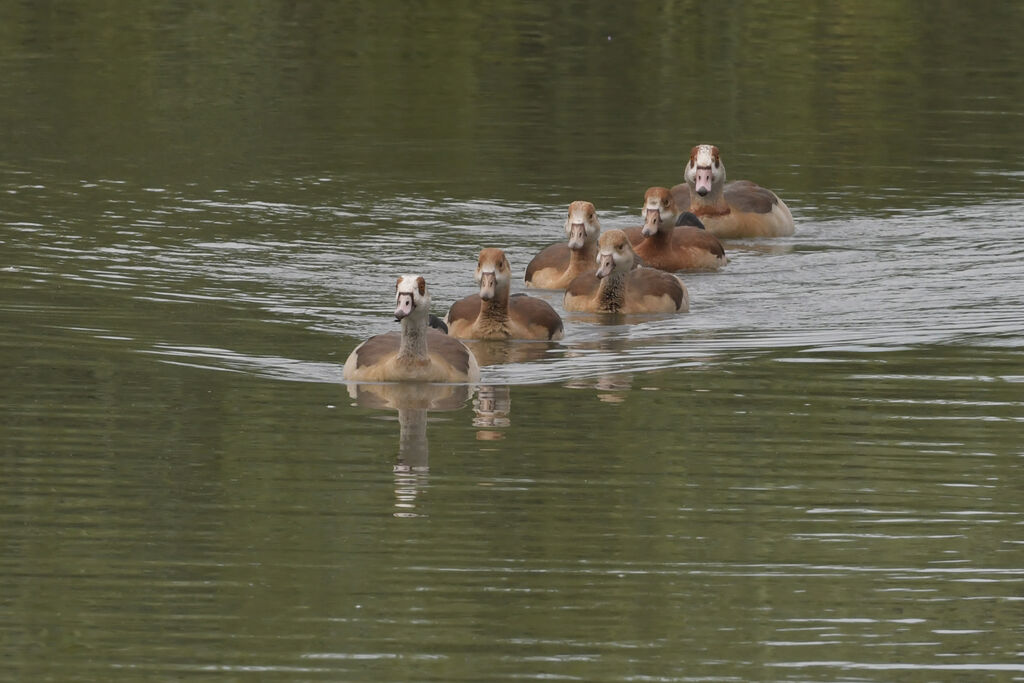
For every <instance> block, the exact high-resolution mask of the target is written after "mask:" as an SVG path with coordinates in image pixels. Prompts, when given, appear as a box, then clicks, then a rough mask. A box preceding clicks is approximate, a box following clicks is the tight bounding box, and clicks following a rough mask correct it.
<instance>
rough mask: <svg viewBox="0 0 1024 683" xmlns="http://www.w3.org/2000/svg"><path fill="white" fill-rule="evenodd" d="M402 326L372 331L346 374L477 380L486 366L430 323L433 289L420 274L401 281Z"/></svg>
mask: <svg viewBox="0 0 1024 683" xmlns="http://www.w3.org/2000/svg"><path fill="white" fill-rule="evenodd" d="M395 300H396V302H397V307H396V308H395V320H398V321H400V322H401V323H402V331H401V332H388V333H386V334H378V335H376V336H374V337H370V338H369V339H367V340H366V341H364V342H363V343H362V344H360V345H359V346H357V347H356V348H355V350H353V351H352V353H351V354H349V357H348V360H346V361H345V370H344V372H343V376H344V378H345V379H346V380H349V381H353V382H406V381H413V382H415V381H419V382H476V381H477V380H479V379H480V366H479V365H478V364H477V361H476V358H475V357H474V356H473V354H472V352H471V351H470V350H469V349H467V348H466V346H465V345H464V344H463V343H462V342H460V341H459V340H458V339H454V338H452V337H449V336H448V335H446V334H444V333H443V332H439V331H437V330H435V329H433V328H429V327H427V318H428V316H429V312H430V294H429V293H428V292H427V283H426V281H425V280H424V279H423V277H421V276H418V275H403V276H402V277H400V278H398V284H397V285H396V286H395Z"/></svg>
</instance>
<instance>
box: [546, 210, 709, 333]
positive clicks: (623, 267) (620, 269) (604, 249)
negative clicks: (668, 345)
mask: <svg viewBox="0 0 1024 683" xmlns="http://www.w3.org/2000/svg"><path fill="white" fill-rule="evenodd" d="M599 250H600V252H599V255H598V269H597V271H595V272H593V273H584V274H582V275H579V276H578V277H576V278H575V279H574V280H573V281H572V282H571V283H569V286H568V287H567V288H566V290H565V298H564V300H563V305H564V306H565V310H567V311H588V312H592V313H680V312H685V311H688V310H689V309H690V295H689V292H687V290H686V285H684V284H683V281H682V280H680V279H679V278H678V277H676V276H675V275H672V274H670V273H666V272H664V271H661V270H655V269H653V268H634V262H635V260H636V254H635V253H634V252H633V248H632V247H631V246H630V244H629V238H628V237H627V236H626V234H625V233H624V232H623V231H621V230H609V231H608V232H606V233H604V234H603V235H601V239H600V242H599Z"/></svg>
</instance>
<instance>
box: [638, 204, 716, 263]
mask: <svg viewBox="0 0 1024 683" xmlns="http://www.w3.org/2000/svg"><path fill="white" fill-rule="evenodd" d="M641 214H642V215H643V217H644V224H643V226H642V227H640V228H638V229H633V230H630V231H626V235H627V236H628V237H629V241H630V243H631V244H632V246H633V250H634V251H635V252H636V255H637V256H638V257H640V260H641V261H642V262H643V265H645V266H648V267H650V268H657V269H658V270H667V271H670V272H671V271H677V270H717V269H719V268H721V267H722V266H724V265H725V264H726V263H728V259H727V258H726V255H725V248H724V247H722V243H721V242H719V241H718V238H717V237H715V236H714V235H712V234H711V233H710V232H708V231H707V230H705V229H704V224H703V223H701V221H700V219H699V218H697V216H695V215H694V214H693V213H691V212H689V211H683V212H680V210H679V208H678V206H677V205H676V202H675V199H674V198H673V197H672V193H671V192H670V191H669V190H668V189H667V188H664V187H652V188H649V189H648V190H647V193H646V194H645V195H644V206H643V209H642V211H641Z"/></svg>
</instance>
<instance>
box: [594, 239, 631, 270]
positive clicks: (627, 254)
mask: <svg viewBox="0 0 1024 683" xmlns="http://www.w3.org/2000/svg"><path fill="white" fill-rule="evenodd" d="M597 246H598V252H597V273H595V275H597V277H598V279H601V278H606V277H608V276H609V275H612V274H613V273H621V272H627V271H629V270H631V269H632V268H633V260H634V259H635V258H636V253H635V252H634V251H633V247H631V246H630V244H629V238H628V237H626V233H624V232H622V231H621V230H609V231H608V232H606V233H604V234H603V235H601V239H600V240H598V243H597Z"/></svg>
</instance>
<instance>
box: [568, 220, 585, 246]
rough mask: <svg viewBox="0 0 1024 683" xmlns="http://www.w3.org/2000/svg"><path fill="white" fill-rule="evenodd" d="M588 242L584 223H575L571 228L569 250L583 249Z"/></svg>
mask: <svg viewBox="0 0 1024 683" xmlns="http://www.w3.org/2000/svg"><path fill="white" fill-rule="evenodd" d="M586 241H587V228H586V226H585V225H583V223H573V224H572V225H570V226H569V248H570V249H582V248H583V244H584V243H585V242H586Z"/></svg>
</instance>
